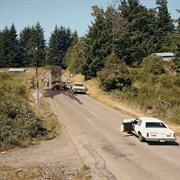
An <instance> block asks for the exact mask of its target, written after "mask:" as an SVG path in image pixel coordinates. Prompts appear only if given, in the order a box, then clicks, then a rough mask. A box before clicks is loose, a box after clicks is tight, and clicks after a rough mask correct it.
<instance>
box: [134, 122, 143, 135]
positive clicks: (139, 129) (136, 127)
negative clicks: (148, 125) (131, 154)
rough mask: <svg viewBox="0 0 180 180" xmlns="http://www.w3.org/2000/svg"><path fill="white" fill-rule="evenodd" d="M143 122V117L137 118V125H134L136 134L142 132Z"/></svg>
mask: <svg viewBox="0 0 180 180" xmlns="http://www.w3.org/2000/svg"><path fill="white" fill-rule="evenodd" d="M141 123H142V120H141V119H136V121H135V125H134V131H135V133H136V134H138V132H139V131H140V132H141Z"/></svg>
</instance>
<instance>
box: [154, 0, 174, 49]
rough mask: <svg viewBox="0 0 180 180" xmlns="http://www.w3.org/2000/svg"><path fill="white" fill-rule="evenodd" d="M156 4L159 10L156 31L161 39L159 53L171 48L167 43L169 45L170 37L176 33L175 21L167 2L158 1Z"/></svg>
mask: <svg viewBox="0 0 180 180" xmlns="http://www.w3.org/2000/svg"><path fill="white" fill-rule="evenodd" d="M156 4H157V9H158V12H157V27H156V31H157V37H158V39H159V45H158V47H157V51H164V50H165V51H166V50H167V49H168V47H169V44H166V42H167V43H168V41H167V40H168V36H170V35H172V34H173V33H174V32H175V27H174V24H173V23H174V20H173V19H172V18H171V15H170V13H169V11H168V7H167V4H168V1H167V0H156ZM162 47H164V48H162ZM166 47H167V48H166Z"/></svg>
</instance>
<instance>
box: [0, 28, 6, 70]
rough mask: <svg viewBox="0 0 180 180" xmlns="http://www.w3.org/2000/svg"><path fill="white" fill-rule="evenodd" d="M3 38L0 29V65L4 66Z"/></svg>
mask: <svg viewBox="0 0 180 180" xmlns="http://www.w3.org/2000/svg"><path fill="white" fill-rule="evenodd" d="M4 50H5V49H4V38H3V33H2V32H1V31H0V67H1V68H2V67H5V59H4Z"/></svg>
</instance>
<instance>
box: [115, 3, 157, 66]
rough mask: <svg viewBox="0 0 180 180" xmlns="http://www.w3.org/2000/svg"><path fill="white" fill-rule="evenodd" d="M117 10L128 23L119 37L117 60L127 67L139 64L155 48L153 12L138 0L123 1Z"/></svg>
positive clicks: (154, 19)
mask: <svg viewBox="0 0 180 180" xmlns="http://www.w3.org/2000/svg"><path fill="white" fill-rule="evenodd" d="M118 9H119V11H120V13H121V14H122V17H123V18H125V19H126V20H127V22H128V24H127V26H126V29H125V31H124V32H122V33H121V34H120V36H119V40H118V46H117V47H119V49H118V54H119V58H121V59H124V61H125V62H126V63H127V64H128V65H136V64H139V63H141V61H142V59H143V57H145V56H147V55H149V54H151V53H152V52H153V51H154V49H155V46H156V35H155V31H154V25H155V22H156V18H155V10H153V9H149V10H148V9H147V8H146V7H144V6H142V5H141V4H140V3H139V1H138V0H135V1H134V0H123V1H121V4H120V5H119V8H118Z"/></svg>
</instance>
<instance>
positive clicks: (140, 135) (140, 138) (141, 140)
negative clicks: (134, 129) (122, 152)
mask: <svg viewBox="0 0 180 180" xmlns="http://www.w3.org/2000/svg"><path fill="white" fill-rule="evenodd" d="M138 134H139V141H140V142H143V141H144V138H143V136H142V134H141V133H140V132H139V133H138Z"/></svg>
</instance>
